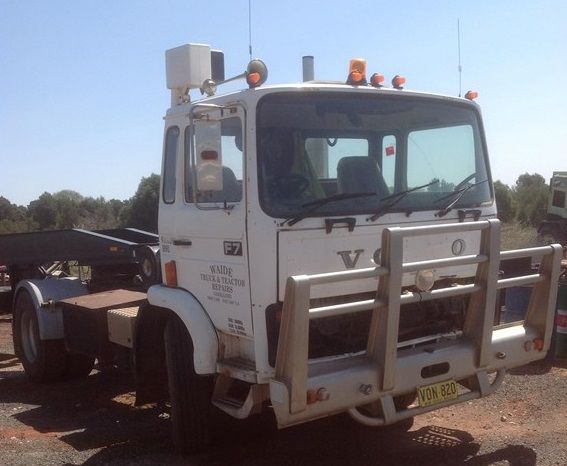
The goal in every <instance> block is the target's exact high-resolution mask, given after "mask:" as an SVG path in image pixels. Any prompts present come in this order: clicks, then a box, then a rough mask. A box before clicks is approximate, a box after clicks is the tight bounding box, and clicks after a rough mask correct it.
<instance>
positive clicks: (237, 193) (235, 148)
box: [185, 118, 243, 203]
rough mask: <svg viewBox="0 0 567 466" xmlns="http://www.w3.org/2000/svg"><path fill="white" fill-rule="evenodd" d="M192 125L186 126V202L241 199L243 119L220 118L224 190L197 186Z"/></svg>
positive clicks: (233, 200)
mask: <svg viewBox="0 0 567 466" xmlns="http://www.w3.org/2000/svg"><path fill="white" fill-rule="evenodd" d="M190 142H191V128H190V127H187V128H186V129H185V200H186V201H187V202H203V203H204V202H225V201H226V202H240V201H241V200H242V178H243V156H242V154H243V152H242V122H241V120H240V118H226V119H224V120H222V121H221V141H220V154H221V156H220V157H221V161H222V187H223V189H222V191H198V190H197V189H196V187H195V177H194V173H195V165H194V160H193V159H192V158H191V154H190V147H191V144H190Z"/></svg>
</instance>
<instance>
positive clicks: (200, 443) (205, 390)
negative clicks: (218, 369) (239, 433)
mask: <svg viewBox="0 0 567 466" xmlns="http://www.w3.org/2000/svg"><path fill="white" fill-rule="evenodd" d="M164 337H165V359H166V365H167V380H168V384H169V400H170V403H171V421H172V427H173V432H172V434H173V443H174V445H175V447H176V448H177V449H178V450H179V451H180V452H182V453H190V452H191V453H194V452H196V451H199V450H202V449H203V448H204V447H205V446H207V444H208V442H209V440H210V438H211V430H212V429H211V423H212V419H211V408H212V404H211V396H212V392H213V377H212V376H201V375H198V374H197V373H196V372H195V367H194V365H193V342H192V340H191V336H190V335H189V332H188V331H187V327H185V324H184V323H183V322H182V321H181V319H179V318H178V317H177V316H172V317H170V318H169V319H168V321H167V323H166V326H165V331H164Z"/></svg>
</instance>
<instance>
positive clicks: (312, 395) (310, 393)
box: [307, 390, 319, 405]
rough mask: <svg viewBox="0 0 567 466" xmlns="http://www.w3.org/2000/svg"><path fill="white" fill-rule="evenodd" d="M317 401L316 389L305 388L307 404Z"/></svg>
mask: <svg viewBox="0 0 567 466" xmlns="http://www.w3.org/2000/svg"><path fill="white" fill-rule="evenodd" d="M317 401H319V397H318V396H317V391H316V390H307V404H308V405H312V404H313V403H317Z"/></svg>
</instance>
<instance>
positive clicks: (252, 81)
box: [246, 73, 262, 87]
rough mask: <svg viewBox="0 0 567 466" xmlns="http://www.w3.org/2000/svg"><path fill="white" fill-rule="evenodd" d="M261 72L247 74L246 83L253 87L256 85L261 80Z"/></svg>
mask: <svg viewBox="0 0 567 466" xmlns="http://www.w3.org/2000/svg"><path fill="white" fill-rule="evenodd" d="M260 79H262V78H261V76H260V73H250V74H248V75H247V76H246V83H247V84H248V85H249V86H251V87H256V86H257V85H258V83H259V82H260Z"/></svg>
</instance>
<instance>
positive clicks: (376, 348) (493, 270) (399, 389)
mask: <svg viewBox="0 0 567 466" xmlns="http://www.w3.org/2000/svg"><path fill="white" fill-rule="evenodd" d="M468 231H479V232H480V249H479V253H478V254H473V255H464V256H458V257H452V258H444V259H432V260H423V261H419V262H406V263H404V262H403V245H404V240H405V239H406V238H409V237H416V236H423V235H435V234H440V235H442V234H451V233H459V232H468ZM562 254H563V251H562V248H561V246H560V245H558V244H555V245H550V246H543V247H535V248H529V249H518V250H511V251H504V252H500V222H499V221H498V220H486V221H477V222H466V223H456V224H444V225H431V226H418V227H405V228H401V227H391V228H386V229H385V230H384V231H383V234H382V255H381V263H380V265H379V266H377V267H374V268H366V269H359V270H349V271H344V272H332V273H322V274H315V275H298V276H291V277H289V278H288V279H287V283H286V290H285V297H284V303H283V312H282V322H281V327H280V336H279V341H278V349H277V357H276V375H275V378H274V379H273V380H272V381H271V382H270V398H271V401H272V406H273V407H274V411H275V414H276V418H277V421H278V425H279V426H280V427H286V426H290V425H294V424H298V423H301V422H304V421H307V420H311V419H316V418H319V417H323V416H328V415H331V414H335V413H339V412H344V411H348V412H349V414H350V415H351V417H353V418H354V419H355V420H357V421H359V422H361V423H363V424H367V425H372V426H374V425H387V424H393V423H395V422H398V421H400V420H403V419H406V418H409V417H413V416H415V415H418V414H422V413H425V412H427V411H431V410H433V409H437V408H439V407H443V406H448V405H451V404H455V403H460V402H464V401H467V400H471V399H474V398H480V397H483V396H486V395H488V394H490V393H492V392H494V391H495V390H496V389H497V388H498V386H499V384H500V383H501V381H502V379H503V376H504V374H505V371H506V369H508V368H512V367H516V366H520V365H524V364H527V363H529V362H531V361H534V360H537V359H542V358H543V357H545V355H546V353H547V351H548V350H549V347H550V342H551V333H552V327H553V319H554V309H555V300H556V295H557V283H558V280H559V274H560V264H561V258H562ZM526 257H532V258H534V257H541V263H540V268H539V271H538V273H529V274H527V275H522V276H519V277H514V278H504V279H499V268H500V261H501V260H509V259H518V258H526ZM467 264H471V265H472V264H476V265H477V267H476V274H475V277H474V281H473V282H472V283H471V284H468V285H459V286H451V287H448V288H441V289H435V290H432V291H426V292H413V293H408V292H405V293H402V277H403V275H404V273H409V272H417V271H419V270H424V269H432V268H433V269H438V268H443V267H449V266H455V265H467ZM368 278H375V279H379V280H378V286H377V293H376V297H375V299H371V300H363V301H354V302H349V303H343V304H337V305H331V306H324V307H315V308H310V294H311V287H313V286H317V285H323V284H339V283H340V282H344V281H349V280H360V279H368ZM525 285H533V289H532V293H531V298H530V301H529V304H528V309H527V312H526V317H525V320H524V321H522V322H515V323H512V324H503V325H494V315H495V309H496V299H497V290H499V289H504V288H508V287H511V286H525ZM463 295H470V298H469V303H468V308H467V311H466V316H465V321H464V327H463V331H462V335H460V337H459V338H454V339H446V340H444V341H443V340H442V339H441V341H435V342H432V343H431V344H427V345H425V346H420V347H417V346H416V347H413V348H406V349H403V350H400V348H399V344H398V326H399V318H400V306H401V305H402V304H407V303H412V302H418V301H422V302H423V301H429V300H435V299H441V298H448V297H454V296H463ZM368 310H371V311H372V318H371V323H370V328H369V334H368V342H367V348H366V350H365V351H362V352H360V353H353V354H347V355H338V356H336V357H327V358H321V359H312V360H309V359H308V346H309V321H310V320H311V319H320V318H324V317H330V316H337V315H343V314H350V313H354V312H361V311H368ZM535 340H538V342H539V343H540V346H539V347H538V345H535V344H534V341H535ZM542 341H543V344H542V345H541V342H542ZM439 367H446V368H447V370H441V371H440V373H438V374H436V373H434V374H433V375H426V376H424V369H427V368H439ZM434 372H435V371H434ZM494 373H496V376H495V377H494V376H493V375H492V374H494ZM447 379H453V380H455V381H457V382H459V383H460V384H461V386H464V387H466V390H464V392H463V390H462V389H461V390H460V392H459V395H458V397H457V398H456V399H453V400H449V401H444V402H441V403H439V404H435V405H433V406H426V407H420V406H410V407H408V408H402V409H397V408H396V407H395V404H394V397H395V396H398V395H403V394H407V393H411V392H413V391H415V390H416V388H417V387H419V386H422V385H424V384H433V383H436V382H442V381H445V380H447ZM362 406H374V410H373V414H372V415H368V414H367V413H363V412H361V410H360V409H359V408H360V407H362Z"/></svg>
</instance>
